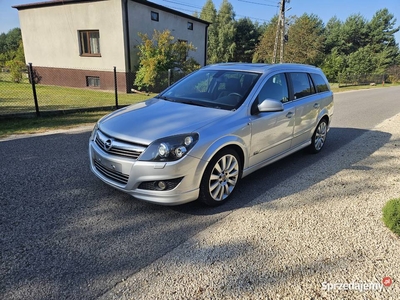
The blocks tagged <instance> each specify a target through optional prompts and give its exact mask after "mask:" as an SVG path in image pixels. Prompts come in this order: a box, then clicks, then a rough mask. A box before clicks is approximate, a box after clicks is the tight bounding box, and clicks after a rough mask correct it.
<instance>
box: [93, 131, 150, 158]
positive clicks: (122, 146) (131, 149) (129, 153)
mask: <svg viewBox="0 0 400 300" xmlns="http://www.w3.org/2000/svg"><path fill="white" fill-rule="evenodd" d="M95 141H96V144H97V146H99V147H100V148H101V149H102V150H104V151H105V152H107V153H109V154H113V155H117V156H124V157H129V158H132V159H137V158H138V157H139V156H140V154H142V152H143V151H144V150H145V149H146V147H144V146H141V145H134V144H129V143H126V142H122V141H118V140H115V139H112V138H109V137H108V136H106V135H105V134H103V133H102V132H100V131H97V134H96V139H95ZM106 142H109V143H111V147H110V148H109V149H107V147H106Z"/></svg>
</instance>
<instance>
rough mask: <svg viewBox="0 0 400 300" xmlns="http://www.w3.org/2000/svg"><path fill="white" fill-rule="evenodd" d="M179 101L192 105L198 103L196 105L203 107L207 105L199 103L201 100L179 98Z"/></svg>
mask: <svg viewBox="0 0 400 300" xmlns="http://www.w3.org/2000/svg"><path fill="white" fill-rule="evenodd" d="M177 102H179V103H184V104H190V105H196V106H202V107H207V105H205V104H202V103H199V102H195V101H192V100H179V101H177Z"/></svg>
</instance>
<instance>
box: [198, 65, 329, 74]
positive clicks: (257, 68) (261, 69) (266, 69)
mask: <svg viewBox="0 0 400 300" xmlns="http://www.w3.org/2000/svg"><path fill="white" fill-rule="evenodd" d="M203 69H210V70H231V71H247V72H257V73H270V72H273V71H283V72H289V71H304V72H312V71H313V72H318V73H319V72H321V69H319V68H317V67H315V66H311V65H304V64H294V63H282V64H264V63H220V64H214V65H207V66H205V67H203Z"/></svg>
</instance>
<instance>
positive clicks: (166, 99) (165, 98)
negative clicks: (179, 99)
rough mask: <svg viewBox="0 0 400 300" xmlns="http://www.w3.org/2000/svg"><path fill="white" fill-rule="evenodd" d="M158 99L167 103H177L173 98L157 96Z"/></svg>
mask: <svg viewBox="0 0 400 300" xmlns="http://www.w3.org/2000/svg"><path fill="white" fill-rule="evenodd" d="M156 98H158V99H162V100H165V101H171V102H176V100H174V99H172V98H168V97H167V96H157V97H156Z"/></svg>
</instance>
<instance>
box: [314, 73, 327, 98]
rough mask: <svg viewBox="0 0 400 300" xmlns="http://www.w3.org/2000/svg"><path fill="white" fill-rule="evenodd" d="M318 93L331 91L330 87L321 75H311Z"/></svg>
mask: <svg viewBox="0 0 400 300" xmlns="http://www.w3.org/2000/svg"><path fill="white" fill-rule="evenodd" d="M310 75H311V78H312V80H313V81H314V84H315V87H316V88H317V92H318V93H322V92H327V91H329V86H328V84H327V83H326V81H325V80H324V79H323V78H322V76H321V75H319V74H312V73H311V74H310Z"/></svg>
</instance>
